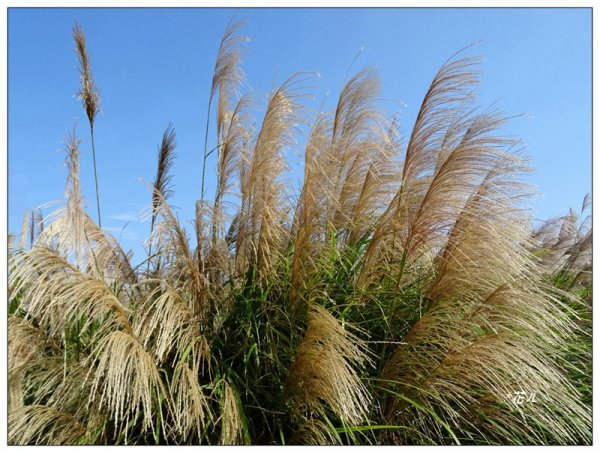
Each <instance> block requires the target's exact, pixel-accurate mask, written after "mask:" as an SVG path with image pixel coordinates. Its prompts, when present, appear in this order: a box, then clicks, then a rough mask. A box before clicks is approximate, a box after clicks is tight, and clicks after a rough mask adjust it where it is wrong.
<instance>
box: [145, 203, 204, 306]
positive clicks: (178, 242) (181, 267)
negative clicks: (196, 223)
mask: <svg viewBox="0 0 600 453" xmlns="http://www.w3.org/2000/svg"><path fill="white" fill-rule="evenodd" d="M154 193H155V195H156V196H157V197H158V200H159V204H158V215H159V216H160V219H161V220H160V222H159V223H157V224H156V225H155V233H154V235H153V237H151V240H152V241H153V242H152V243H153V244H154V246H155V247H154V248H155V250H156V252H155V253H157V254H158V255H159V258H160V260H159V261H158V264H157V267H156V270H159V267H160V266H162V269H164V271H163V274H162V278H165V279H167V280H168V281H170V282H172V285H173V287H174V288H175V289H176V290H178V291H181V292H188V293H190V294H191V297H192V301H193V306H194V308H193V311H194V313H195V314H197V315H198V316H200V317H201V318H202V317H203V316H204V315H205V314H206V309H207V308H208V307H207V306H206V299H207V296H208V294H207V291H208V282H207V280H206V277H205V275H204V274H203V272H202V270H201V269H200V268H199V266H198V263H197V262H196V261H195V260H194V256H193V253H192V251H191V250H190V248H189V244H188V238H187V234H186V232H185V230H184V229H183V228H182V227H181V225H180V224H179V220H178V219H177V218H176V217H175V215H174V214H173V211H172V210H171V208H170V207H169V204H168V203H167V202H166V201H165V199H164V198H163V196H162V194H160V193H159V192H156V191H155V192H154ZM199 248H200V245H199ZM199 250H200V249H199Z"/></svg>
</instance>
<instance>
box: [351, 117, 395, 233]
mask: <svg viewBox="0 0 600 453" xmlns="http://www.w3.org/2000/svg"><path fill="white" fill-rule="evenodd" d="M381 127H382V128H384V129H385V131H384V129H382V130H381V131H380V132H377V131H376V132H375V133H374V135H375V137H374V140H373V142H371V143H369V142H367V143H365V145H366V146H371V147H373V151H372V156H371V157H370V161H369V163H368V167H367V171H366V174H364V177H363V176H362V175H361V179H362V184H360V186H357V187H356V189H357V193H358V195H355V197H356V201H355V202H354V206H353V209H352V214H351V216H350V225H351V230H350V234H349V236H348V239H347V243H348V244H349V245H354V244H356V243H357V242H358V241H359V240H361V239H362V238H364V237H366V236H367V235H368V234H370V233H371V232H372V230H373V229H374V227H375V224H376V223H377V221H378V220H379V218H380V216H381V215H382V213H383V212H385V210H386V208H387V206H389V203H390V202H391V200H392V198H393V194H394V193H396V191H397V189H398V182H399V181H400V177H401V168H400V166H399V162H398V161H397V155H398V151H399V149H400V132H399V130H398V129H397V125H396V122H395V120H393V121H391V122H388V124H387V125H386V126H385V127H384V126H383V125H382V126H381ZM359 180H360V179H359Z"/></svg>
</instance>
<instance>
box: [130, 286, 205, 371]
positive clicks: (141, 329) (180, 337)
mask: <svg viewBox="0 0 600 453" xmlns="http://www.w3.org/2000/svg"><path fill="white" fill-rule="evenodd" d="M145 283H151V281H145ZM155 283H157V284H158V286H157V287H156V288H155V289H154V290H153V291H152V292H150V293H149V294H148V297H147V300H146V302H145V304H143V306H142V307H141V308H140V310H139V311H138V313H137V317H138V319H137V320H136V322H135V329H134V330H135V333H136V336H137V337H138V338H139V340H140V343H141V344H142V345H143V347H144V348H146V349H148V350H152V351H153V354H154V355H155V356H156V359H157V360H158V363H165V362H167V361H169V362H170V363H171V364H173V365H175V364H177V363H178V362H180V361H182V360H184V361H186V362H187V361H188V360H189V363H190V364H191V366H192V368H193V369H194V370H199V369H200V368H201V364H202V363H207V362H208V344H207V342H206V339H205V338H204V336H203V335H202V332H201V330H200V326H201V320H200V319H198V317H197V316H196V315H195V314H194V308H195V307H194V302H192V301H190V300H186V299H185V293H180V292H178V291H176V290H175V289H174V288H172V287H170V286H169V285H168V284H167V283H164V282H163V281H161V280H156V281H155Z"/></svg>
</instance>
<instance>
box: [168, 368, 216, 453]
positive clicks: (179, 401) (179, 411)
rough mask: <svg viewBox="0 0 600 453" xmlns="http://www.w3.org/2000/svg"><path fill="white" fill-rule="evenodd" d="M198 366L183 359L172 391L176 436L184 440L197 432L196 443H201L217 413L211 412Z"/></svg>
mask: <svg viewBox="0 0 600 453" xmlns="http://www.w3.org/2000/svg"><path fill="white" fill-rule="evenodd" d="M198 372H199V370H198V369H197V368H193V367H192V368H190V366H189V365H188V364H187V363H185V362H183V361H181V362H179V363H178V364H177V365H176V367H175V371H174V373H173V379H172V380H171V386H170V392H171V395H172V396H173V414H174V417H175V421H176V423H175V426H176V428H175V430H176V433H174V435H173V437H174V438H176V439H177V438H179V437H180V436H181V438H182V439H183V441H184V442H188V439H189V438H190V437H191V436H193V435H194V434H195V436H196V439H195V442H194V443H200V441H201V439H202V436H203V433H204V431H205V429H206V427H207V425H208V423H209V422H210V420H212V419H213V418H214V417H215V415H214V414H213V413H212V412H211V409H210V403H209V401H208V397H207V396H206V395H205V394H204V390H203V387H202V386H201V385H200V383H199V382H198Z"/></svg>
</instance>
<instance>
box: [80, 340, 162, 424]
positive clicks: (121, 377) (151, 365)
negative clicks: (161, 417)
mask: <svg viewBox="0 0 600 453" xmlns="http://www.w3.org/2000/svg"><path fill="white" fill-rule="evenodd" d="M93 356H94V358H95V360H94V362H95V363H93V366H92V368H93V369H94V370H95V376H94V383H93V386H92V393H91V396H90V400H91V399H92V398H93V395H94V394H95V393H96V392H100V395H101V404H103V405H105V406H106V407H107V408H108V410H109V411H110V414H111V417H112V419H113V420H114V422H115V429H119V428H120V429H126V428H125V427H126V425H127V424H128V423H130V422H133V421H136V420H138V419H139V417H140V416H141V417H142V418H141V429H142V431H146V430H148V429H154V424H155V420H156V414H157V413H158V414H160V413H161V407H160V400H161V399H162V398H164V396H165V389H164V386H163V383H162V381H161V378H160V375H159V372H158V369H157V367H156V363H155V361H154V358H153V357H152V355H151V354H150V353H148V352H147V351H146V350H145V349H144V347H143V346H142V344H141V343H140V342H139V341H138V339H137V338H135V337H134V336H132V335H131V334H130V333H127V332H123V331H120V330H115V331H113V332H111V333H110V334H108V335H107V336H105V337H104V338H102V339H101V340H100V342H99V343H98V344H97V346H96V349H95V350H94V353H93ZM162 428H163V429H164V425H162Z"/></svg>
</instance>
